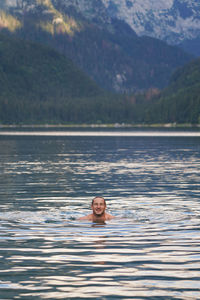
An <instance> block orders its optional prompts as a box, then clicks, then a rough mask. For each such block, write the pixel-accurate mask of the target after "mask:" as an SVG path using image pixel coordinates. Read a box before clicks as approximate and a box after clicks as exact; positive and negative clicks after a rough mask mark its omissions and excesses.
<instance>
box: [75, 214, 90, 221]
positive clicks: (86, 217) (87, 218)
mask: <svg viewBox="0 0 200 300" xmlns="http://www.w3.org/2000/svg"><path fill="white" fill-rule="evenodd" d="M78 220H79V221H81V220H88V221H92V214H90V215H87V216H84V217H81V218H79V219H78Z"/></svg>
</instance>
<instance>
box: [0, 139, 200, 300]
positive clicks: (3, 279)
mask: <svg viewBox="0 0 200 300" xmlns="http://www.w3.org/2000/svg"><path fill="white" fill-rule="evenodd" d="M199 150H200V137H198V136H194V135H191V136H190V135H189V134H188V133H187V135H185V136H179V137H178V136H176V137H175V136H170V135H168V136H165V135H164V136H153V135H151V136H148V134H147V133H146V136H144V135H143V136H134V135H133V134H132V135H129V136H119V135H115V136H111V135H110V136H86V135H85V136H81V135H80V136H78V135H77V136H66V135H65V136H59V135H57V136H52V135H50V134H49V136H42V137H41V136H39V135H38V136H37V135H36V134H35V136H23V135H20V136H19V135H18V136H15V135H9V136H8V135H4V136H3V135H0V196H1V197H0V199H1V201H0V263H1V264H0V265H1V268H0V299H200V243H199V241H200V238H199V228H200V202H199V199H200V189H199V187H200V180H199V179H200V176H199V174H200V151H199ZM96 195H103V196H104V197H105V198H106V199H107V209H108V212H110V213H111V214H113V215H115V216H116V218H115V219H113V220H111V221H107V222H106V223H105V224H93V223H91V222H88V221H81V222H80V221H78V220H77V219H78V218H79V217H80V216H83V215H86V214H88V213H89V212H90V203H91V200H92V198H93V196H96Z"/></svg>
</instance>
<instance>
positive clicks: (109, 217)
mask: <svg viewBox="0 0 200 300" xmlns="http://www.w3.org/2000/svg"><path fill="white" fill-rule="evenodd" d="M114 218H115V216H112V215H110V214H107V213H106V220H112V219H114Z"/></svg>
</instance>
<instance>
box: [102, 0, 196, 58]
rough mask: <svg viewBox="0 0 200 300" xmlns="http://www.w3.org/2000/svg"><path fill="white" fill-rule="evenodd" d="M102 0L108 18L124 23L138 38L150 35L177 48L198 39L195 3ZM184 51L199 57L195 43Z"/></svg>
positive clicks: (168, 0) (186, 0)
mask: <svg viewBox="0 0 200 300" xmlns="http://www.w3.org/2000/svg"><path fill="white" fill-rule="evenodd" d="M102 1H103V3H104V5H105V7H106V8H107V11H108V13H109V14H110V15H111V16H112V17H115V18H118V19H120V20H124V21H125V22H126V23H127V24H129V25H130V26H131V28H132V29H133V30H134V31H135V32H136V33H137V34H138V35H139V36H144V35H145V36H151V37H154V38H158V39H161V40H164V41H166V42H168V43H169V44H172V45H180V46H182V45H184V42H186V41H187V42H188V43H189V42H191V43H193V40H194V41H195V40H196V39H198V40H199V39H200V2H199V0H159V1H152V0H143V1H141V0H102ZM198 45H199V44H198ZM186 49H188V50H190V52H191V53H193V54H195V55H199V56H200V47H198V48H196V44H194V47H191V46H190V47H188V48H186Z"/></svg>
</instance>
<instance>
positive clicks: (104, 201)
mask: <svg viewBox="0 0 200 300" xmlns="http://www.w3.org/2000/svg"><path fill="white" fill-rule="evenodd" d="M96 199H103V201H104V204H105V205H106V200H105V199H104V198H103V197H98V196H96V197H94V199H92V205H93V204H94V201H95V200H96Z"/></svg>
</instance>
